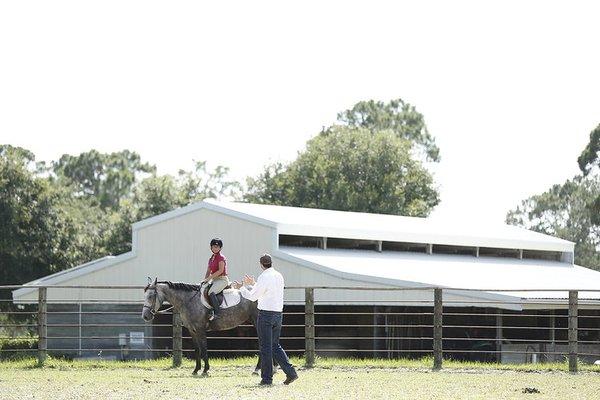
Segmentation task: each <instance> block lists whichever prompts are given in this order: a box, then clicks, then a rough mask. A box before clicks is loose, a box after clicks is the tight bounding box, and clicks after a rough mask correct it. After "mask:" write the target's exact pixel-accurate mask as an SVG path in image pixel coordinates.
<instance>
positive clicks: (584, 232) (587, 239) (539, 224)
mask: <svg viewBox="0 0 600 400" xmlns="http://www.w3.org/2000/svg"><path fill="white" fill-rule="evenodd" d="M599 136H600V125H599V126H598V127H596V129H594V130H593V131H592V133H591V135H590V143H589V144H588V145H587V147H586V148H585V149H584V151H583V152H582V154H581V156H580V157H579V159H578V163H579V166H580V168H581V171H582V173H583V174H582V175H579V176H576V177H574V178H573V179H570V180H568V181H566V182H565V183H563V184H559V185H554V186H552V187H551V188H550V189H549V190H548V191H546V192H544V193H542V194H539V195H535V196H532V197H530V198H528V199H526V200H523V201H522V202H521V205H520V206H518V207H517V208H516V209H515V210H511V211H509V212H508V214H507V217H506V222H507V223H509V224H512V225H518V226H522V227H525V228H527V229H531V230H534V231H537V232H541V233H545V234H548V235H552V236H556V237H559V238H561V239H565V240H569V241H572V242H574V243H575V262H576V263H577V264H579V265H583V266H585V267H588V268H593V269H596V270H600V216H599V214H600V179H598V174H597V171H596V173H595V172H594V165H596V166H597V165H598V140H599Z"/></svg>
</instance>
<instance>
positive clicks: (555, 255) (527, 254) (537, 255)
mask: <svg viewBox="0 0 600 400" xmlns="http://www.w3.org/2000/svg"><path fill="white" fill-rule="evenodd" d="M523 258H524V259H528V260H547V261H561V259H562V253H561V252H559V251H540V250H523Z"/></svg>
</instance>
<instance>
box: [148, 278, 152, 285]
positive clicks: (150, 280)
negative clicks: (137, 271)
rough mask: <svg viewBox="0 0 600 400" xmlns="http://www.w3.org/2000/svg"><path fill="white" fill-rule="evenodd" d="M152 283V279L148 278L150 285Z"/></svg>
mask: <svg viewBox="0 0 600 400" xmlns="http://www.w3.org/2000/svg"><path fill="white" fill-rule="evenodd" d="M151 283H152V278H150V277H148V285H150V284H151Z"/></svg>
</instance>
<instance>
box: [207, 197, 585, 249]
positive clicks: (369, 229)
mask: <svg viewBox="0 0 600 400" xmlns="http://www.w3.org/2000/svg"><path fill="white" fill-rule="evenodd" d="M202 203H204V204H205V205H207V206H208V207H209V208H213V207H214V208H219V209H220V210H221V211H222V212H233V213H235V214H236V215H237V216H239V217H242V218H244V216H245V217H251V218H254V219H259V220H262V221H268V222H269V223H271V224H273V225H275V226H276V227H277V232H278V233H279V234H287V235H301V236H322V237H336V238H351V239H365V240H384V241H396V242H411V243H432V244H445V245H455V246H477V247H495V248H505V249H528V250H545V251H559V252H573V251H574V243H572V242H569V241H566V240H562V239H558V238H555V237H552V236H549V235H544V234H541V233H538V232H533V231H530V230H527V229H523V228H519V227H515V226H511V225H504V224H498V225H489V224H488V225H482V224H478V223H477V221H469V220H468V216H465V221H462V222H461V223H460V224H457V223H452V222H448V221H438V220H434V219H430V218H418V217H402V216H397V215H385V214H369V213H357V212H348V211H332V210H321V209H314V208H299V207H284V206H272V205H262V204H249V203H235V202H222V201H216V200H212V199H210V200H205V201H203V202H202ZM211 206H212V207H211Z"/></svg>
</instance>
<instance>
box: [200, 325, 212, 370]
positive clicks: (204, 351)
mask: <svg viewBox="0 0 600 400" xmlns="http://www.w3.org/2000/svg"><path fill="white" fill-rule="evenodd" d="M200 355H201V356H202V359H203V360H204V370H203V371H202V375H203V376H207V375H208V369H209V368H210V365H209V364H208V343H207V340H206V335H204V336H201V337H200Z"/></svg>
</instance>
